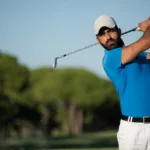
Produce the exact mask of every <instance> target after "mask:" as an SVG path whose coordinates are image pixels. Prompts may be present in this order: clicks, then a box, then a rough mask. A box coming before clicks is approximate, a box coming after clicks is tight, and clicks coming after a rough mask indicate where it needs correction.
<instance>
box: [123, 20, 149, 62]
mask: <svg viewBox="0 0 150 150" xmlns="http://www.w3.org/2000/svg"><path fill="white" fill-rule="evenodd" d="M139 27H140V30H141V31H143V32H144V34H143V36H142V37H141V38H140V39H139V40H138V41H136V42H134V43H132V44H130V45H128V46H125V47H123V49H122V59H121V61H122V64H126V63H129V62H130V61H132V60H133V59H134V58H136V57H137V56H138V55H139V54H140V53H141V52H143V51H146V50H147V49H149V48H150V17H149V19H148V20H145V21H144V22H142V23H140V24H139ZM149 57H150V55H149Z"/></svg>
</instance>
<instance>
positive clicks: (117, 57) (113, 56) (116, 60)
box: [103, 48, 122, 69]
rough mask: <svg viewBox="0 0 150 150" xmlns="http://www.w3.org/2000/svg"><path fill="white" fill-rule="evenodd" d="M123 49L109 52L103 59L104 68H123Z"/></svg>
mask: <svg viewBox="0 0 150 150" xmlns="http://www.w3.org/2000/svg"><path fill="white" fill-rule="evenodd" d="M121 59H122V48H116V49H113V50H111V51H109V52H108V53H107V54H106V55H105V56H104V58H103V66H104V68H112V69H118V68H120V67H122V64H121Z"/></svg>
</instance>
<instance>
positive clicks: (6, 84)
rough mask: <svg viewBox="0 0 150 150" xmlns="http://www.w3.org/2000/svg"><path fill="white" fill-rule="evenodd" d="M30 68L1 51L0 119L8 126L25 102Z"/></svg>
mask: <svg viewBox="0 0 150 150" xmlns="http://www.w3.org/2000/svg"><path fill="white" fill-rule="evenodd" d="M28 77H29V70H28V68H27V67H25V66H24V65H21V64H20V63H19V62H18V60H17V58H16V57H14V56H11V55H9V54H4V53H0V115H1V117H0V121H1V125H2V124H3V125H4V127H7V125H8V124H9V122H10V121H11V120H12V119H13V117H14V116H15V115H16V114H17V112H18V111H19V107H18V105H16V104H21V103H23V102H24V99H23V96H22V93H23V92H24V91H25V89H26V88H27V86H28Z"/></svg>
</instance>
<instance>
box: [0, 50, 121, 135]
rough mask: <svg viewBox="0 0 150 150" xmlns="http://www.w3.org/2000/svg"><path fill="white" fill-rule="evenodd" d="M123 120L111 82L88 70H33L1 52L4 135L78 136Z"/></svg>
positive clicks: (0, 96) (0, 102) (0, 121)
mask: <svg viewBox="0 0 150 150" xmlns="http://www.w3.org/2000/svg"><path fill="white" fill-rule="evenodd" d="M119 118H120V109H119V100H118V96H117V94H116V91H115V89H114V87H113V85H112V83H111V82H110V81H109V80H106V79H103V78H101V77H99V76H98V75H96V74H95V73H93V72H91V71H89V70H86V69H83V68H67V67H66V68H58V69H53V68H52V67H40V68H35V69H29V68H28V67H27V66H25V65H23V64H21V63H19V61H18V59H17V57H15V56H13V55H10V54H6V53H2V52H0V133H1V136H5V137H8V136H33V135H51V134H54V135H61V134H62V135H64V134H67V135H78V134H81V133H83V132H93V131H99V130H103V129H109V128H116V127H117V126H118V124H119Z"/></svg>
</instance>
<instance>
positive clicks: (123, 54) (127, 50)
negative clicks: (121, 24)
mask: <svg viewBox="0 0 150 150" xmlns="http://www.w3.org/2000/svg"><path fill="white" fill-rule="evenodd" d="M138 27H140V31H142V32H143V35H142V36H141V38H140V39H138V40H137V41H136V42H134V43H132V44H130V45H128V46H125V45H124V42H123V40H122V39H121V30H120V28H118V26H117V24H116V22H115V20H114V19H113V18H112V17H110V16H100V17H98V18H97V19H96V20H95V22H94V30H95V34H96V39H97V41H98V42H99V43H100V45H101V46H102V47H103V48H104V49H105V50H104V51H105V55H104V57H103V61H102V63H103V68H104V70H105V72H106V74H107V76H108V77H109V78H110V80H111V81H112V83H113V85H114V87H115V89H116V91H117V93H118V96H119V99H120V106H121V112H122V118H121V120H120V125H119V130H118V132H117V139H118V144H119V149H120V150H150V64H149V63H148V60H149V59H150V53H148V52H145V51H146V50H147V49H149V48H150V17H149V18H148V19H147V20H145V21H143V22H141V23H139V24H138Z"/></svg>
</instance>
